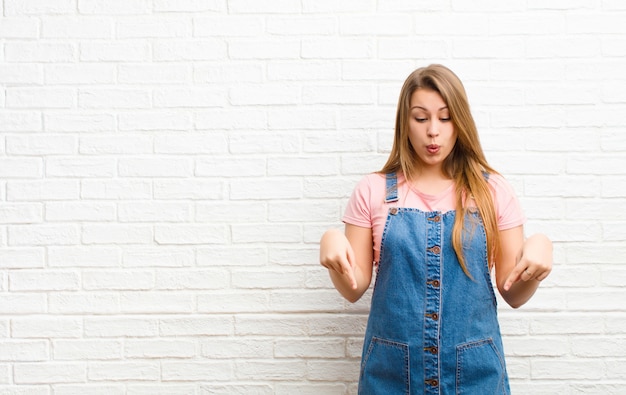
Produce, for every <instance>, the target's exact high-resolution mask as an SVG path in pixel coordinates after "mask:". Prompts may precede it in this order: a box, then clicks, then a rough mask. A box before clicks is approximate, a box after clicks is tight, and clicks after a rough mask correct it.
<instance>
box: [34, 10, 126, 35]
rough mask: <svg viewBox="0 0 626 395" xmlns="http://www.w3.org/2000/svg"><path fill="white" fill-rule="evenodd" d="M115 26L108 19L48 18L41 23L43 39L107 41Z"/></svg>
mask: <svg viewBox="0 0 626 395" xmlns="http://www.w3.org/2000/svg"><path fill="white" fill-rule="evenodd" d="M113 26H114V24H113V23H112V21H111V20H110V19H106V18H81V17H75V16H72V17H66V16H62V17H46V18H43V19H42V23H41V37H42V38H80V39H107V38H111V37H112V36H113Z"/></svg>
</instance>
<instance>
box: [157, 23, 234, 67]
mask: <svg viewBox="0 0 626 395" xmlns="http://www.w3.org/2000/svg"><path fill="white" fill-rule="evenodd" d="M158 28H161V26H159V27H158ZM165 34H167V32H166V33H165ZM186 35H188V34H185V36H186ZM150 36H152V34H151V35H150ZM171 36H172V35H171V34H167V36H166V37H171ZM152 48H153V49H152V58H153V59H154V60H156V61H159V62H167V61H185V60H186V61H208V60H226V59H227V54H228V47H227V45H226V43H225V42H224V41H222V40H190V41H182V42H181V41H178V40H177V41H173V40H167V41H157V42H155V43H154V44H153V45H152Z"/></svg>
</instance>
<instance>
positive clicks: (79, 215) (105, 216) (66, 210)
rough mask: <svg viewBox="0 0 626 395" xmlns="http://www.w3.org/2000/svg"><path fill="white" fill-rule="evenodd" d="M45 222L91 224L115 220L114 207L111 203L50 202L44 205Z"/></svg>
mask: <svg viewBox="0 0 626 395" xmlns="http://www.w3.org/2000/svg"><path fill="white" fill-rule="evenodd" d="M45 209H46V221H49V222H55V221H62V222H83V221H84V222H93V221H111V220H113V219H115V213H116V209H115V205H113V204H111V203H89V202H86V203H85V202H71V203H66V202H51V203H48V204H46V205H45Z"/></svg>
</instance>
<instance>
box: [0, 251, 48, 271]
mask: <svg viewBox="0 0 626 395" xmlns="http://www.w3.org/2000/svg"><path fill="white" fill-rule="evenodd" d="M44 262H45V257H44V249H43V248H33V247H25V248H6V247H4V248H2V249H1V250H0V267H1V268H3V269H35V268H43V266H44Z"/></svg>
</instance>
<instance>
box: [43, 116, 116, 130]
mask: <svg viewBox="0 0 626 395" xmlns="http://www.w3.org/2000/svg"><path fill="white" fill-rule="evenodd" d="M43 119H44V124H45V130H46V131H49V132H93V133H96V132H102V131H112V130H113V129H114V126H113V125H114V123H115V119H114V117H113V116H112V115H110V114H78V113H74V114H71V113H70V114H67V113H57V114H44V117H43Z"/></svg>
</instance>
